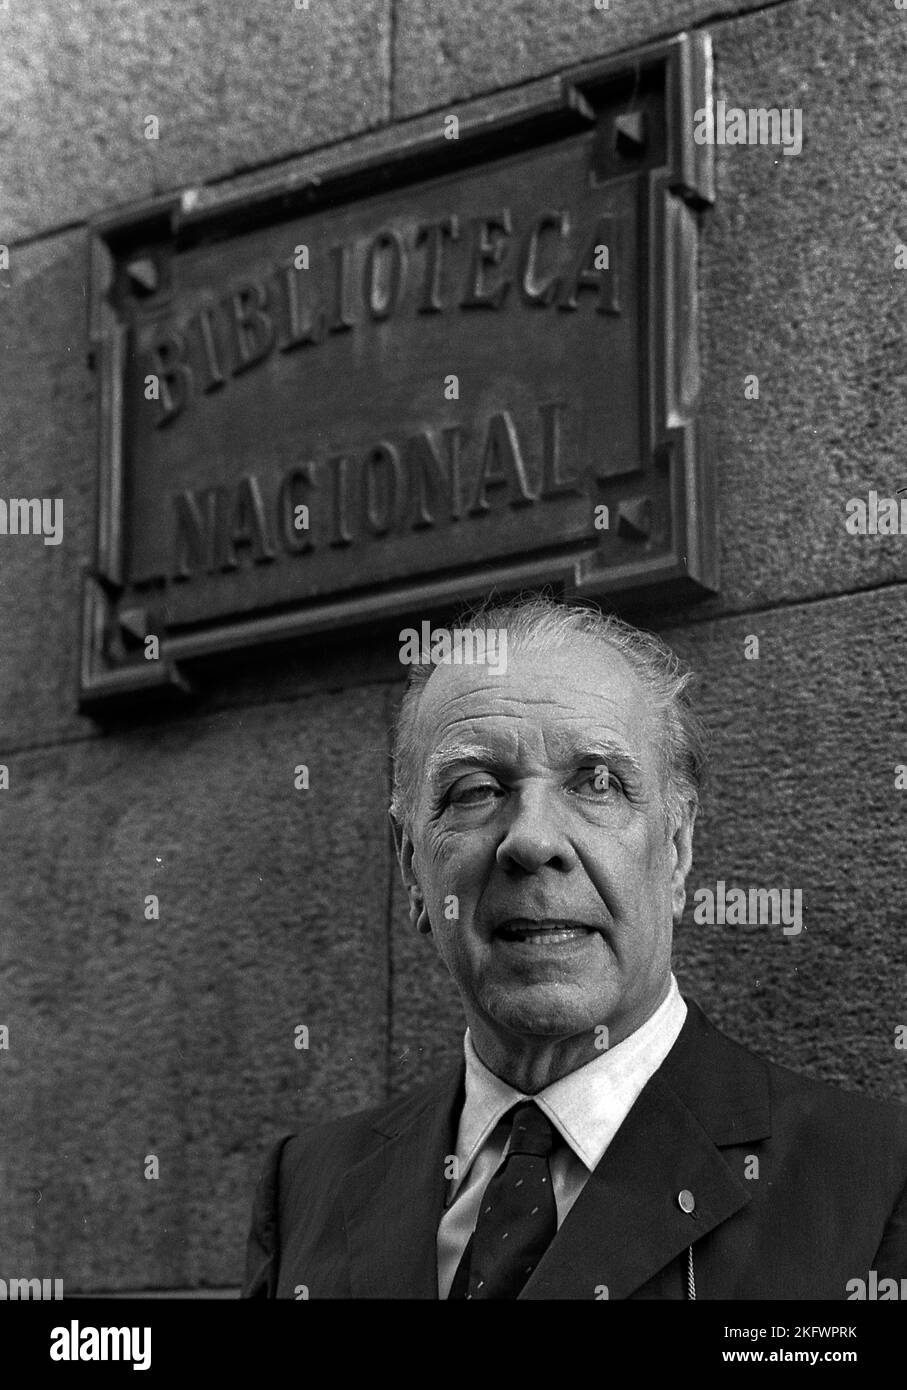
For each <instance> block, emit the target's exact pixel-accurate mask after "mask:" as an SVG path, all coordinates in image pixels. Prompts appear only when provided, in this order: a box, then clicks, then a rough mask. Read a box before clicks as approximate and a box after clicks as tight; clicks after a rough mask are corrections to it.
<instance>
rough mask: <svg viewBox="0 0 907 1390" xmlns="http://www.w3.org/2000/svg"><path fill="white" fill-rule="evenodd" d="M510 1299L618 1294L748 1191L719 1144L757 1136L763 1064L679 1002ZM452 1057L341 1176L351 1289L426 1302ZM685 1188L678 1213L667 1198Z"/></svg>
mask: <svg viewBox="0 0 907 1390" xmlns="http://www.w3.org/2000/svg"><path fill="white" fill-rule="evenodd" d="M687 1006H688V1014H687V1018H686V1021H685V1023H684V1026H683V1028H682V1030H681V1032H680V1035H679V1037H678V1039H677V1041H676V1042H675V1044H674V1046H673V1048H672V1049H671V1051H670V1052H669V1053H668V1056H667V1057H666V1059H665V1061H664V1062H663V1063H662V1065H661V1067H660V1068H659V1069H658V1071H657V1072H656V1073H655V1075H654V1076H653V1077H652V1078H651V1079H650V1081H649V1082H648V1083H647V1085H646V1086H645V1088H644V1089H643V1091H642V1092H641V1093H640V1095H639V1097H638V1099H637V1100H636V1103H635V1104H634V1105H633V1107H632V1109H631V1110H630V1112H629V1114H628V1115H627V1118H626V1119H625V1120H624V1122H623V1124H622V1125H621V1127H620V1129H619V1130H618V1132H617V1134H616V1135H615V1137H614V1139H613V1140H612V1142H611V1144H610V1145H609V1147H608V1150H607V1152H606V1153H605V1155H604V1157H603V1158H602V1160H601V1162H600V1163H599V1164H598V1165H597V1167H596V1168H595V1170H594V1171H593V1173H592V1174H591V1176H590V1178H589V1180H588V1182H587V1183H586V1186H585V1187H584V1188H583V1191H582V1193H581V1194H580V1196H579V1198H578V1199H577V1201H576V1203H575V1204H574V1206H573V1208H572V1210H571V1211H570V1213H569V1215H568V1216H567V1218H566V1220H565V1221H564V1223H563V1225H562V1226H561V1229H560V1230H559V1231H558V1234H557V1236H556V1237H555V1239H554V1241H553V1242H552V1244H551V1246H550V1247H549V1249H548V1251H547V1253H546V1254H545V1257H544V1258H543V1259H542V1260H541V1262H540V1263H539V1265H538V1267H537V1269H536V1271H535V1273H534V1274H533V1276H532V1278H531V1279H530V1280H529V1282H528V1284H527V1285H526V1287H525V1289H524V1290H523V1292H522V1294H521V1295H520V1297H521V1298H528V1299H536V1298H545V1299H548V1298H571V1299H572V1298H595V1297H596V1296H599V1297H601V1296H602V1295H601V1293H600V1292H599V1293H598V1295H597V1294H596V1290H600V1289H601V1286H602V1285H604V1286H606V1288H607V1290H608V1293H607V1296H608V1297H609V1298H625V1297H627V1296H628V1295H629V1294H630V1293H632V1292H633V1291H634V1289H637V1288H639V1287H640V1286H641V1285H642V1284H644V1283H646V1282H647V1280H649V1279H650V1278H652V1277H653V1275H655V1274H657V1272H658V1271H659V1270H660V1269H663V1268H664V1267H665V1265H667V1264H668V1263H670V1262H671V1261H672V1260H673V1259H675V1258H676V1257H677V1256H678V1255H680V1254H682V1252H683V1251H684V1250H685V1249H686V1248H687V1247H688V1246H689V1245H692V1244H693V1243H694V1242H695V1241H696V1240H698V1239H700V1238H701V1237H702V1236H703V1235H705V1234H706V1233H707V1232H708V1231H710V1230H712V1229H713V1228H714V1227H715V1226H717V1225H719V1224H720V1223H721V1222H722V1221H726V1220H727V1219H728V1217H730V1216H732V1215H733V1214H734V1213H735V1212H736V1211H739V1210H740V1208H741V1207H743V1206H745V1205H746V1203H747V1202H748V1201H749V1200H750V1193H749V1191H748V1190H747V1185H746V1184H745V1183H743V1182H742V1181H740V1180H739V1179H738V1178H737V1177H735V1176H734V1174H733V1173H732V1172H731V1170H730V1168H729V1167H728V1165H727V1164H726V1163H725V1161H724V1159H723V1158H722V1157H721V1154H720V1151H719V1150H720V1148H721V1146H723V1145H730V1144H741V1143H748V1142H754V1141H756V1140H757V1139H763V1138H766V1137H767V1136H768V1135H769V1134H770V1132H771V1117H770V1107H769V1088H768V1071H767V1067H766V1064H765V1063H764V1062H762V1061H760V1059H759V1058H757V1057H755V1056H754V1055H753V1054H752V1053H750V1052H748V1051H747V1050H746V1049H745V1048H742V1047H740V1046H738V1045H737V1044H736V1043H733V1042H732V1041H731V1040H730V1039H729V1038H726V1037H724V1035H723V1034H722V1033H720V1032H719V1031H718V1030H717V1029H716V1028H714V1027H713V1026H712V1024H710V1023H709V1021H708V1020H707V1019H706V1017H705V1015H704V1014H703V1013H702V1011H701V1009H699V1007H698V1005H696V1004H695V1002H694V1001H693V1000H690V999H688V1000H687ZM462 1101H463V1065H462V1063H460V1064H458V1065H457V1066H456V1067H455V1068H454V1069H453V1070H452V1071H451V1072H450V1073H448V1074H447V1075H445V1076H444V1077H443V1078H442V1079H441V1081H439V1082H438V1083H436V1084H434V1085H432V1086H430V1087H426V1088H424V1089H423V1090H422V1091H420V1092H417V1093H416V1094H415V1095H414V1096H412V1097H408V1098H405V1099H404V1100H402V1101H400V1102H398V1103H396V1104H395V1105H393V1106H391V1107H390V1108H389V1109H387V1110H385V1111H383V1112H382V1114H381V1115H380V1116H379V1118H378V1119H377V1120H376V1121H375V1122H374V1125H373V1128H374V1129H375V1130H376V1132H377V1133H378V1134H379V1135H381V1137H382V1139H383V1140H384V1141H385V1142H384V1143H383V1144H382V1146H381V1147H380V1148H378V1149H377V1150H376V1151H375V1152H374V1153H373V1154H371V1155H370V1156H369V1157H368V1158H367V1159H365V1160H364V1161H363V1162H361V1163H359V1164H357V1165H356V1166H355V1167H354V1168H352V1169H350V1170H349V1172H348V1173H347V1174H346V1176H345V1179H344V1183H343V1205H344V1214H345V1219H346V1227H347V1238H348V1242H349V1252H350V1279H351V1287H352V1293H353V1297H356V1298H362V1297H366V1298H367V1297H389V1298H436V1297H437V1288H438V1285H437V1250H436V1236H437V1228H438V1223H439V1222H440V1219H441V1215H442V1212H443V1210H444V1197H445V1191H446V1176H445V1161H446V1159H447V1158H449V1156H450V1155H452V1154H453V1152H454V1143H455V1136H456V1121H457V1116H458V1114H459V1109H460V1106H461V1105H462ZM684 1190H685V1191H686V1192H689V1193H692V1195H693V1199H694V1202H695V1206H694V1208H693V1211H692V1212H691V1213H687V1212H685V1211H683V1210H682V1208H681V1207H680V1205H679V1201H678V1198H679V1194H680V1192H681V1191H684Z"/></svg>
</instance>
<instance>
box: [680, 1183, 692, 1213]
mask: <svg viewBox="0 0 907 1390" xmlns="http://www.w3.org/2000/svg"><path fill="white" fill-rule="evenodd" d="M677 1205H678V1206H679V1207H680V1210H681V1211H685V1212H686V1214H687V1216H690V1215H691V1214H692V1212H693V1210H694V1208H695V1206H696V1199H695V1197H694V1196H693V1194H692V1192H691V1191H690V1190H689V1188H688V1187H685V1188H683V1190H682V1191H681V1192H678V1194H677Z"/></svg>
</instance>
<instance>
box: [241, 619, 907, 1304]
mask: <svg viewBox="0 0 907 1390" xmlns="http://www.w3.org/2000/svg"><path fill="white" fill-rule="evenodd" d="M472 621H473V623H475V622H476V621H479V622H480V625H481V628H482V629H484V630H488V631H493V632H495V633H496V634H499V636H500V641H499V642H498V644H497V645H496V647H495V650H496V652H497V655H498V657H499V656H500V653H501V652H502V651H503V652H505V653H506V661H501V660H497V662H496V664H495V666H494V668H492V667H491V666H490V665H485V666H482V665H474V664H469V663H460V664H458V663H457V662H456V661H455V660H447V661H446V662H444V663H442V664H434V665H432V664H431V663H427V664H426V665H424V666H420V667H418V668H417V669H415V670H414V672H413V674H412V676H411V678H410V682H409V685H408V687H407V691H406V694H405V696H404V700H403V705H402V708H401V712H400V719H399V727H398V731H397V740H396V749H395V772H396V778H395V793H394V801H393V806H392V809H391V817H392V821H393V826H394V833H395V839H396V844H397V850H398V856H399V861H400V868H401V872H402V876H403V882H404V884H405V886H406V890H407V893H408V895H409V904H410V916H411V919H412V922H413V924H414V925H415V926H416V927H417V928H418V930H419V931H420V932H423V933H425V934H426V935H430V936H431V937H432V938H433V940H434V943H435V946H436V948H437V950H438V952H439V953H440V955H441V958H442V960H443V961H444V963H445V965H446V966H447V969H448V970H449V971H450V974H451V975H452V977H453V980H454V982H455V984H456V987H457V989H458V991H459V994H460V998H461V1000H462V1004H463V1010H464V1013H465V1016H466V1021H467V1024H468V1029H467V1032H466V1036H465V1040H464V1060H463V1062H462V1063H461V1064H460V1065H459V1066H458V1067H457V1068H456V1069H455V1070H454V1071H453V1072H452V1073H451V1074H450V1075H449V1076H444V1077H442V1078H440V1079H437V1080H434V1081H432V1082H431V1084H430V1085H428V1086H426V1087H425V1088H424V1089H422V1090H421V1091H418V1092H416V1093H415V1094H413V1095H410V1096H408V1097H406V1098H404V1099H402V1100H398V1101H395V1102H392V1103H390V1104H386V1105H381V1106H378V1107H376V1108H374V1109H371V1110H367V1111H365V1112H363V1113H361V1114H356V1115H351V1116H349V1117H347V1118H344V1119H340V1120H336V1121H333V1122H330V1123H328V1124H323V1125H320V1126H319V1127H318V1128H316V1129H313V1130H311V1131H309V1132H307V1133H306V1134H305V1135H302V1136H290V1137H289V1138H288V1139H286V1140H283V1141H281V1143H279V1144H278V1145H277V1146H276V1148H275V1149H274V1150H273V1152H272V1154H271V1156H270V1160H269V1162H268V1164H267V1167H266V1170H265V1172H264V1174H263V1176H262V1179H261V1181H260V1183H259V1189H258V1193H257V1196H256V1202H255V1210H254V1216H253V1227H252V1233H251V1235H250V1238H249V1247H248V1267H247V1279H246V1286H245V1289H244V1293H245V1295H246V1296H271V1297H275V1296H276V1297H283V1298H294V1297H296V1298H301V1297H308V1298H381V1297H385V1298H456V1299H461V1298H463V1299H477V1298H499V1299H512V1298H523V1299H550V1298H564V1299H583V1298H585V1299H603V1298H611V1299H623V1298H648V1299H684V1298H707V1299H718V1298H722V1299H728V1298H730V1299H747V1298H782V1299H803V1298H806V1299H810V1298H812V1299H817V1298H831V1299H846V1298H848V1297H853V1296H859V1295H858V1294H855V1293H854V1292H853V1291H854V1289H856V1288H857V1287H858V1286H859V1284H860V1281H862V1282H863V1286H864V1287H866V1286H868V1285H872V1281H873V1279H874V1280H875V1284H874V1285H872V1286H873V1287H875V1288H876V1289H881V1290H884V1289H891V1288H893V1287H895V1281H899V1280H900V1279H901V1278H904V1277H905V1276H907V1190H905V1183H907V1120H905V1112H904V1111H903V1110H902V1109H900V1108H899V1107H896V1106H894V1105H885V1104H882V1103H880V1102H877V1101H873V1100H869V1099H865V1098H863V1097H860V1096H857V1095H849V1094H845V1093H843V1092H840V1091H837V1090H834V1089H832V1088H831V1087H828V1086H825V1085H822V1084H819V1083H817V1082H814V1081H811V1080H808V1079H806V1078H803V1077H800V1076H797V1075H796V1074H794V1073H793V1072H790V1071H788V1070H786V1069H785V1068H782V1067H778V1066H774V1065H772V1064H770V1063H768V1062H766V1061H763V1060H761V1059H760V1058H758V1057H756V1056H755V1055H754V1054H753V1053H751V1052H749V1051H747V1050H746V1049H745V1048H743V1047H740V1046H739V1045H738V1044H736V1043H734V1042H732V1041H731V1040H730V1039H729V1038H727V1037H725V1036H724V1035H723V1034H722V1033H720V1032H719V1031H718V1030H717V1029H716V1028H715V1027H713V1026H712V1024H710V1023H709V1022H708V1020H707V1019H706V1018H705V1016H704V1015H703V1013H702V1012H701V1010H700V1009H699V1008H698V1007H697V1006H696V1004H695V1003H694V1002H693V1001H692V1000H684V999H683V998H682V997H681V995H680V993H679V991H678V987H677V984H676V981H675V979H674V976H673V975H672V973H671V944H672V927H673V924H674V923H677V922H679V921H680V919H681V916H682V913H683V910H684V902H685V893H686V888H685V885H686V879H687V875H688V873H689V870H690V864H691V860H692V845H693V827H694V822H695V819H696V812H697V806H698V792H699V786H700V782H701V777H702V773H703V767H704V761H705V757H704V744H703V739H702V735H701V731H700V725H699V723H698V721H697V719H696V717H695V715H694V713H693V711H692V709H691V707H690V704H689V701H688V698H687V696H686V694H685V689H684V687H685V685H686V683H687V680H688V676H687V675H685V674H683V673H682V672H681V671H680V669H679V665H678V663H677V661H676V659H675V658H674V657H673V656H672V654H671V653H670V652H669V651H668V650H667V648H666V647H664V645H663V644H662V643H661V642H659V641H658V640H657V639H655V638H653V637H651V636H648V635H647V634H645V633H642V632H640V631H638V630H636V629H634V628H632V627H630V626H628V625H627V624H625V623H622V622H620V621H618V620H616V619H614V618H605V617H602V615H601V614H599V613H597V612H595V611H593V610H590V609H587V608H579V607H568V606H564V605H559V604H556V603H554V602H551V601H549V600H547V599H544V598H540V597H537V596H532V597H530V598H528V599H524V600H523V601H521V602H518V603H516V604H514V605H509V606H506V607H500V608H490V609H485V610H484V611H483V612H482V613H481V614H480V615H479V617H478V619H477V618H476V616H475V615H474V616H473V619H472ZM897 1287H898V1289H900V1285H899V1283H898V1284H897ZM904 1287H905V1288H907V1284H905V1286H904ZM878 1296H881V1297H885V1296H897V1295H896V1294H885V1293H880V1294H878Z"/></svg>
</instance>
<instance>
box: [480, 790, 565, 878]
mask: <svg viewBox="0 0 907 1390" xmlns="http://www.w3.org/2000/svg"><path fill="white" fill-rule="evenodd" d="M565 822H566V813H565V808H564V807H562V806H560V805H559V804H558V801H557V794H556V792H555V791H554V790H553V789H551V788H546V787H544V786H541V785H540V784H538V783H533V784H531V785H530V786H526V787H522V788H520V790H519V791H518V792H516V793H515V794H514V796H513V797H512V798H511V800H510V819H509V821H508V824H507V830H506V833H505V834H504V838H503V839H502V840H501V843H500V844H499V845H498V848H497V853H496V858H497V861H498V863H499V864H500V866H501V868H504V869H509V868H513V867H514V866H516V867H517V868H520V869H523V870H524V871H525V872H526V873H536V872H537V871H538V870H539V869H541V868H544V867H545V866H548V867H549V868H552V869H559V870H561V871H562V872H566V871H568V870H569V869H572V868H573V867H574V865H575V864H576V863H577V862H578V856H577V853H576V850H575V849H574V848H573V845H572V844H571V842H570V839H569V837H568V835H567V830H566V823H565Z"/></svg>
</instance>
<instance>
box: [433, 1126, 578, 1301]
mask: <svg viewBox="0 0 907 1390" xmlns="http://www.w3.org/2000/svg"><path fill="white" fill-rule="evenodd" d="M555 1137H556V1135H555V1131H554V1129H553V1128H552V1125H551V1122H550V1120H549V1119H548V1117H547V1116H546V1115H544V1114H543V1113H542V1111H541V1110H540V1109H539V1108H538V1106H537V1105H536V1104H535V1102H534V1101H531V1100H527V1101H523V1102H521V1104H519V1105H518V1106H516V1107H515V1109H514V1111H513V1130H512V1132H511V1135H510V1147H509V1149H508V1151H507V1157H506V1158H505V1159H504V1162H503V1163H502V1164H501V1166H500V1167H499V1168H498V1170H497V1172H496V1173H495V1175H494V1177H493V1178H492V1179H491V1182H490V1183H489V1184H488V1186H487V1187H486V1189H485V1195H484V1196H483V1198H482V1205H481V1207H480V1209H479V1219H478V1221H477V1222H476V1228H475V1230H474V1231H473V1233H472V1235H471V1236H470V1238H469V1244H468V1245H467V1246H466V1249H465V1250H464V1252H463V1258H462V1259H461V1260H460V1263H459V1265H458V1266H457V1272H456V1274H455V1275H454V1281H453V1284H452V1285H451V1288H450V1294H449V1297H450V1298H516V1297H517V1295H518V1294H519V1293H520V1291H521V1289H522V1288H523V1285H524V1284H525V1283H526V1281H527V1279H528V1278H529V1276H530V1275H531V1274H532V1271H533V1270H534V1269H535V1267H536V1265H537V1264H538V1262H539V1260H540V1259H541V1258H542V1256H543V1255H544V1253H545V1251H546V1249H547V1248H548V1246H549V1245H550V1243H551V1241H552V1240H553V1239H554V1236H555V1234H556V1232H557V1207H556V1205H555V1201H554V1192H553V1190H552V1185H551V1169H550V1168H549V1166H548V1155H549V1154H550V1152H551V1150H552V1148H553V1146H554V1142H555Z"/></svg>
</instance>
